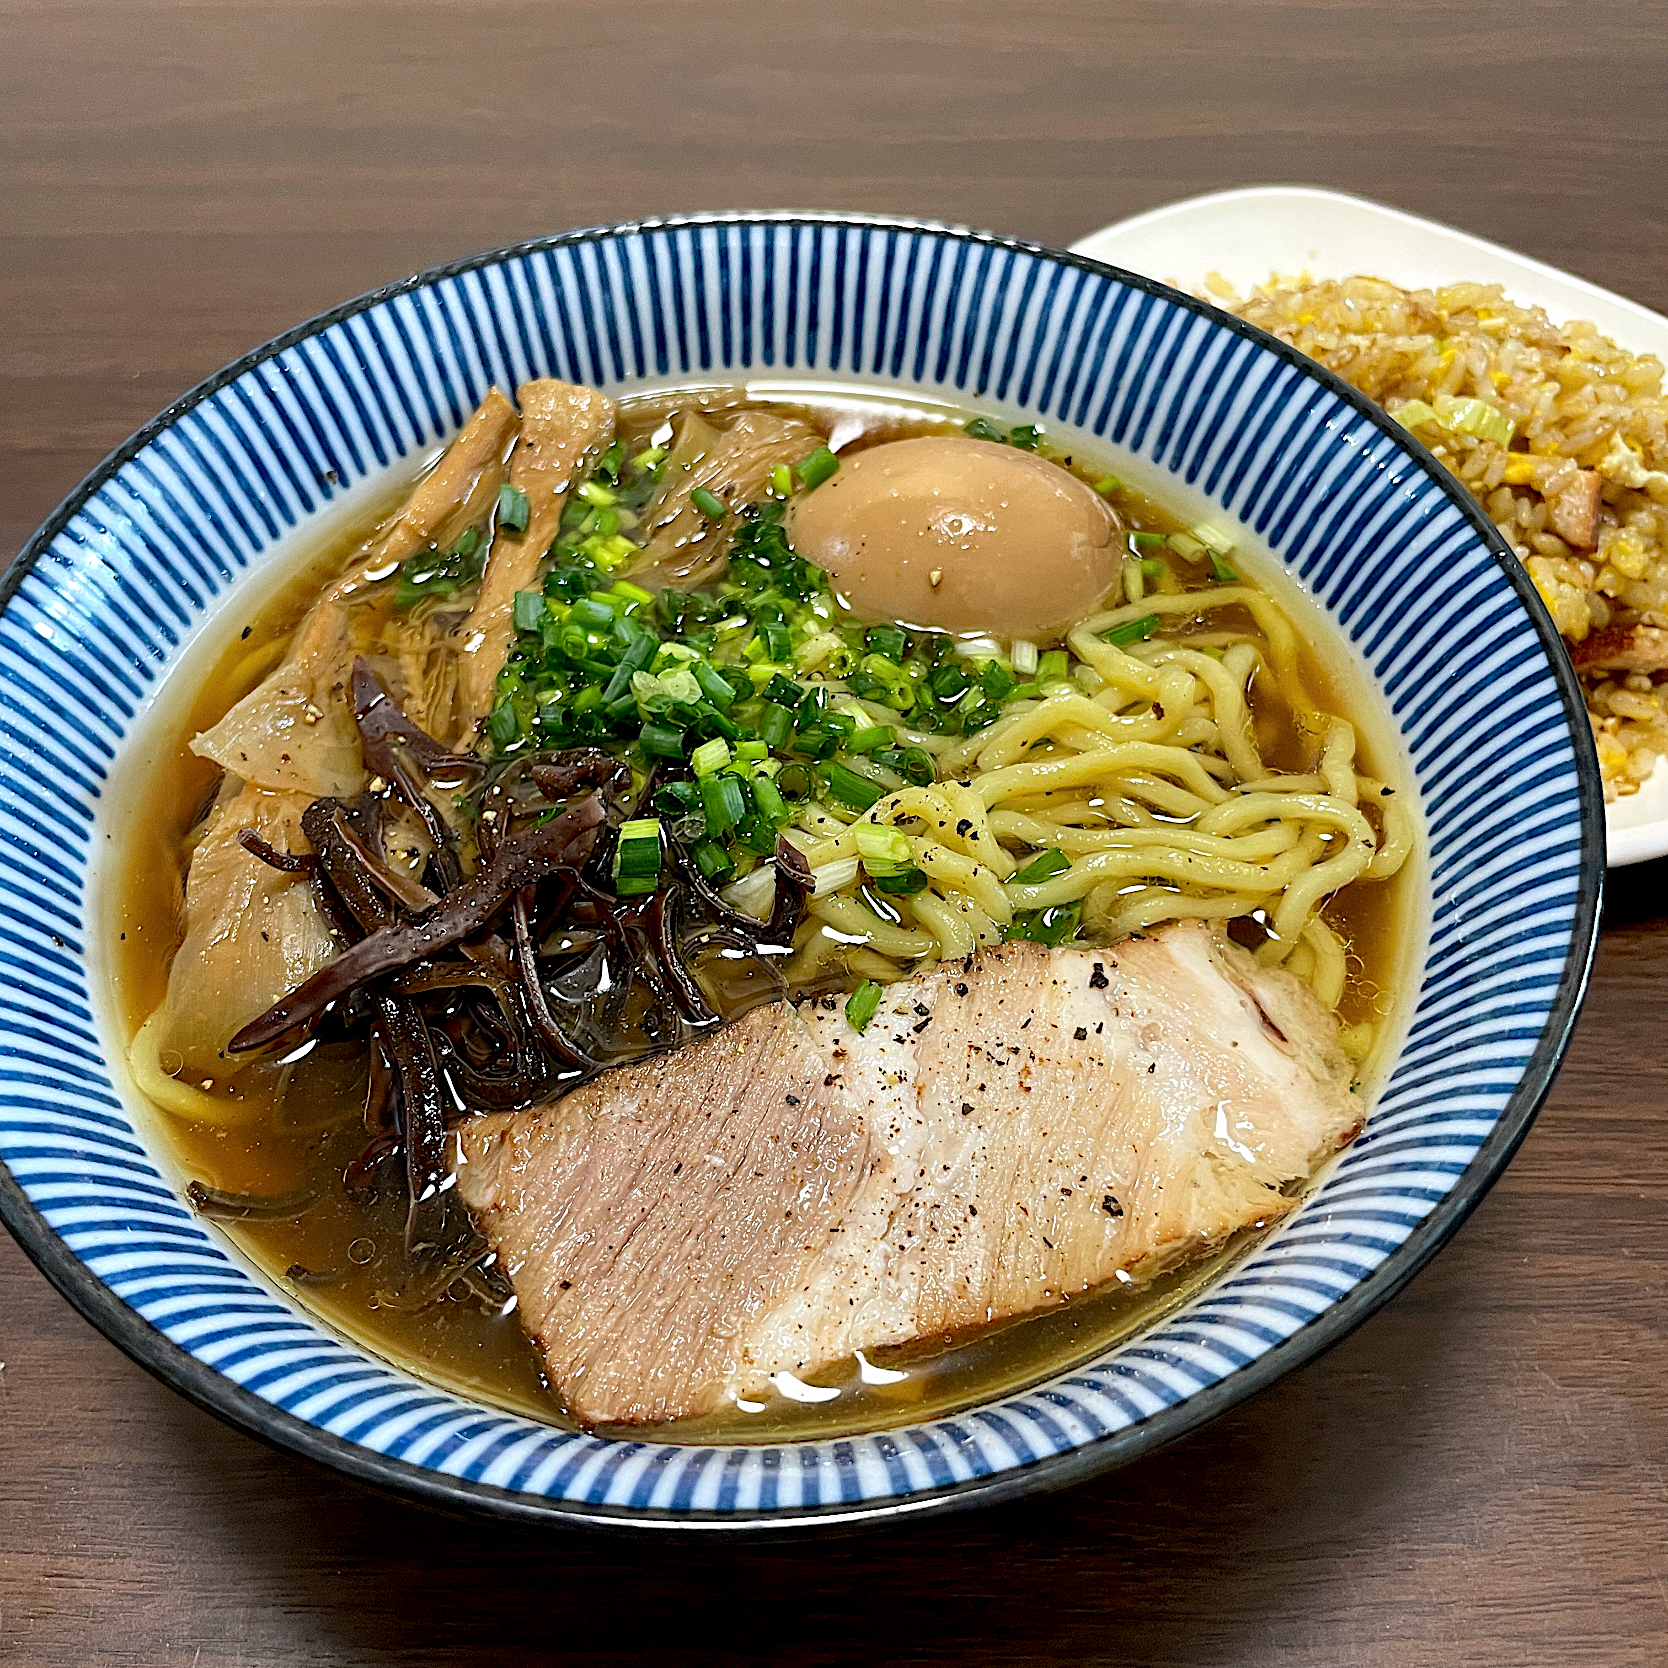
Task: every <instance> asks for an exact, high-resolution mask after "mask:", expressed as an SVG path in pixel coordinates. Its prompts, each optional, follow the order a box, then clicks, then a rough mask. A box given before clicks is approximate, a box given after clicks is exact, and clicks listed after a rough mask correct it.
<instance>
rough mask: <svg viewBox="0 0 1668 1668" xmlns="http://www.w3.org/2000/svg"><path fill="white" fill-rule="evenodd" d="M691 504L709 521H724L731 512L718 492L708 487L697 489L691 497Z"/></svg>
mask: <svg viewBox="0 0 1668 1668" xmlns="http://www.w3.org/2000/svg"><path fill="white" fill-rule="evenodd" d="M689 502H690V503H691V504H693V505H694V506H695V508H696V509H698V510H699V511H700V512H701V514H702V515H704V516H705V517H706V518H707V520H708V521H722V520H723V519H724V517H725V516H726V515H728V514H729V511H728V510H727V509H726V508H725V506H724V500H723V499H722V498H720V497H719V496H718V494H717V493H716V492H711V491H709V490H708V489H707V488H706V487H696V488H695V490H694V491H693V492H691V493H690V495H689Z"/></svg>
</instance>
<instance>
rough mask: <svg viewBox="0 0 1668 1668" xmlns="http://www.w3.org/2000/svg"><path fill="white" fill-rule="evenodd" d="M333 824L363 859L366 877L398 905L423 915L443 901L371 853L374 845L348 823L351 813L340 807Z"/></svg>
mask: <svg viewBox="0 0 1668 1668" xmlns="http://www.w3.org/2000/svg"><path fill="white" fill-rule="evenodd" d="M331 822H332V824H333V826H334V827H335V830H336V833H337V836H338V837H339V838H340V839H341V841H342V843H343V845H345V846H346V847H347V848H348V850H349V851H351V852H352V853H353V855H354V856H355V857H357V858H358V859H359V865H360V867H361V868H362V869H363V870H364V871H365V878H366V879H367V880H369V881H370V882H371V884H372V885H373V886H375V887H376V889H377V890H378V891H379V892H382V893H384V894H385V895H386V896H387V897H389V898H391V899H393V901H394V902H395V903H398V904H404V905H405V907H406V908H407V909H409V910H410V911H411V912H412V913H413V914H416V915H421V914H422V913H423V911H424V910H427V909H433V908H434V906H435V905H436V904H437V903H439V902H440V900H439V898H437V897H436V896H435V895H434V893H432V892H431V891H430V890H429V889H428V887H426V886H425V885H423V883H422V882H421V881H419V880H414V879H413V878H412V877H411V876H410V875H402V874H401V873H400V872H399V870H397V869H392V868H390V867H389V866H388V865H387V864H386V863H384V862H383V861H382V859H381V858H380V857H378V856H377V854H376V853H375V852H374V851H372V850H371V846H370V842H369V841H368V840H366V839H365V837H364V835H362V834H361V833H360V832H359V830H358V829H357V828H355V827H354V826H353V824H352V823H351V822H349V821H348V819H347V813H346V811H345V810H344V809H343V808H342V807H341V806H337V808H336V812H335V815H334V816H333V817H332V818H331Z"/></svg>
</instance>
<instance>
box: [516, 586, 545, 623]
mask: <svg viewBox="0 0 1668 1668" xmlns="http://www.w3.org/2000/svg"><path fill="white" fill-rule="evenodd" d="M543 619H544V592H543V591H517V592H516V594H515V628H516V630H517V631H537V630H538V629H539V625H540V623H541V622H542V621H543Z"/></svg>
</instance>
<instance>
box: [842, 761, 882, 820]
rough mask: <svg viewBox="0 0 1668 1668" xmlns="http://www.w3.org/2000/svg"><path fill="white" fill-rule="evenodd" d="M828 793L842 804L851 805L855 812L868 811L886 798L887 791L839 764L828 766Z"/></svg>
mask: <svg viewBox="0 0 1668 1668" xmlns="http://www.w3.org/2000/svg"><path fill="white" fill-rule="evenodd" d="M828 791H829V793H830V794H832V795H833V796H834V798H835V799H837V800H838V801H839V802H840V804H842V805H849V806H850V807H851V808H852V809H853V810H854V811H867V810H868V809H869V807H870V806H871V805H875V804H878V803H879V802H880V800H882V799H883V798H884V797H885V789H883V788H881V787H880V786H878V785H877V784H876V783H874V782H871V781H870V780H869V779H868V777H866V776H859V775H858V774H857V772H856V771H855V770H848V769H847V768H846V767H845V766H844V765H843V764H839V763H830V764H829V766H828Z"/></svg>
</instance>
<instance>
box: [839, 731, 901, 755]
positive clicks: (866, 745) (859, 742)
mask: <svg viewBox="0 0 1668 1668" xmlns="http://www.w3.org/2000/svg"><path fill="white" fill-rule="evenodd" d="M895 739H896V732H895V731H894V730H893V728H892V726H891V725H890V724H871V725H869V726H868V728H867V729H862V730H855V731H853V732H852V734H851V735H850V736H848V737H847V738H846V751H847V752H848V753H873V752H874V751H875V749H876V748H879V747H890V746H891V745H892V743H893V741H894V740H895Z"/></svg>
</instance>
